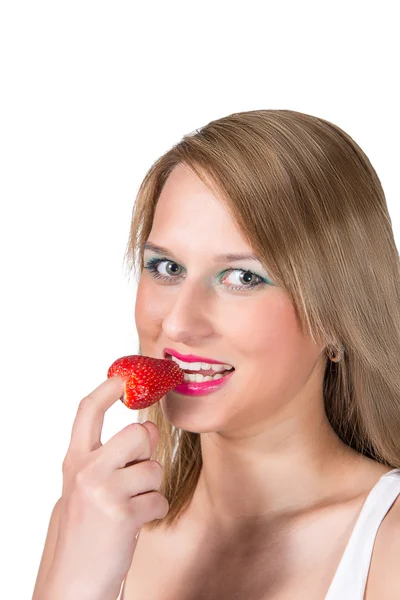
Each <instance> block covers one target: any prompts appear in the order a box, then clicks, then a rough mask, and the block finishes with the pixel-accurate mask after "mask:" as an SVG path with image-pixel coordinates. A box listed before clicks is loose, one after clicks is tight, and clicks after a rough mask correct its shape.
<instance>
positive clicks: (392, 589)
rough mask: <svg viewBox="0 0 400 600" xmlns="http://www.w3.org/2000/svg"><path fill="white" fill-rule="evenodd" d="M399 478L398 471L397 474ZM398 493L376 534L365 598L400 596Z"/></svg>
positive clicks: (377, 598)
mask: <svg viewBox="0 0 400 600" xmlns="http://www.w3.org/2000/svg"><path fill="white" fill-rule="evenodd" d="M398 477H399V480H400V473H399V474H398ZM399 558H400V493H399V495H398V496H397V498H396V500H395V501H394V503H393V504H392V506H391V508H390V509H389V511H388V513H387V514H386V516H385V518H384V519H383V521H382V523H381V525H380V527H379V529H378V533H377V535H376V539H375V544H374V548H373V551H372V558H371V566H370V571H369V574H368V579H367V585H366V592H365V597H364V598H365V600H393V598H400V570H399Z"/></svg>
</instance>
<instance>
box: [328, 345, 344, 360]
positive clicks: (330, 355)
mask: <svg viewBox="0 0 400 600" xmlns="http://www.w3.org/2000/svg"><path fill="white" fill-rule="evenodd" d="M327 355H328V358H329V360H331V361H332V362H340V361H341V360H342V359H343V355H344V349H343V347H340V349H339V350H338V351H337V353H336V355H335V354H334V353H333V351H332V349H331V348H328V349H327Z"/></svg>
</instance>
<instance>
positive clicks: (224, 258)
mask: <svg viewBox="0 0 400 600" xmlns="http://www.w3.org/2000/svg"><path fill="white" fill-rule="evenodd" d="M141 249H142V252H144V251H145V250H152V251H153V252H155V253H156V254H169V255H170V256H174V254H173V253H172V252H171V250H168V248H164V247H163V246H157V245H156V244H152V243H151V242H144V243H143V244H142V245H141ZM213 260H214V262H236V261H240V260H256V261H257V262H261V261H260V259H259V258H257V256H256V255H255V254H243V253H242V254H237V253H228V254H217V255H216V256H214V258H213Z"/></svg>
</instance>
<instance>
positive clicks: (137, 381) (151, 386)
mask: <svg viewBox="0 0 400 600" xmlns="http://www.w3.org/2000/svg"><path fill="white" fill-rule="evenodd" d="M114 375H119V376H120V377H124V378H125V391H124V395H123V396H122V398H120V400H122V402H123V403H124V404H125V405H126V406H127V407H128V408H132V409H134V410H139V409H140V408H147V407H148V406H151V405H152V404H154V403H155V402H158V401H159V400H161V398H162V397H163V396H165V394H166V393H167V392H169V391H170V390H172V389H173V388H174V387H176V386H177V385H179V384H180V383H183V381H184V371H183V370H182V369H181V368H180V367H179V365H177V364H176V362H174V361H172V360H167V359H165V358H152V357H151V356H141V355H136V354H133V355H131V356H122V357H121V358H118V359H117V360H116V361H114V362H113V364H112V365H111V367H110V368H109V369H108V373H107V378H109V377H113V376H114Z"/></svg>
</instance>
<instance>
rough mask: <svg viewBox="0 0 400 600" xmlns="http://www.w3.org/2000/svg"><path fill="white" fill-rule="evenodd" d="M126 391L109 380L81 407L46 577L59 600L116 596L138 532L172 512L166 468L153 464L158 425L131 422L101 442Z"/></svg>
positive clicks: (119, 380) (115, 380) (65, 466)
mask: <svg viewBox="0 0 400 600" xmlns="http://www.w3.org/2000/svg"><path fill="white" fill-rule="evenodd" d="M123 388H124V381H123V379H122V377H118V376H115V377H111V378H110V379H108V380H107V381H105V382H104V383H102V384H101V385H100V386H99V387H97V388H96V389H95V390H94V391H93V392H92V393H91V394H89V395H88V396H86V397H85V398H84V399H83V400H82V401H81V402H80V404H79V408H78V411H77V414H76V417H75V421H74V424H73V428H72V434H71V442H70V445H69V448H68V451H67V454H66V456H65V459H64V462H63V491H62V498H61V506H62V508H61V511H60V522H59V533H58V539H57V545H56V549H55V555H54V560H53V563H52V566H51V569H50V574H49V579H48V581H49V585H50V586H51V589H52V592H53V594H54V598H57V600H58V599H59V598H60V600H61V598H62V599H63V600H64V599H65V600H67V599H68V600H69V599H70V598H71V599H72V598H74V599H76V598H79V599H80V600H81V599H83V598H84V599H85V600H86V599H88V600H89V599H90V600H92V599H93V600H103V599H104V600H109V599H110V598H117V596H118V593H119V591H120V587H121V585H122V582H123V580H124V578H125V576H126V574H127V572H128V570H129V568H130V565H131V563H132V558H133V554H134V551H135V547H136V541H137V535H138V533H139V531H140V528H141V527H142V526H143V524H144V523H148V522H150V521H152V520H154V519H161V518H163V517H164V516H165V515H166V514H167V513H168V510H169V504H168V502H167V500H166V498H165V497H164V496H163V495H162V494H160V493H159V492H158V491H157V490H158V489H159V487H160V486H161V482H162V479H163V468H162V467H161V465H160V464H159V463H158V462H157V461H153V460H149V459H150V457H151V455H152V453H153V451H154V448H155V446H156V444H157V441H158V435H159V434H158V428H157V426H156V425H155V423H152V422H151V421H146V423H144V424H143V425H141V424H140V423H131V424H130V425H128V426H127V427H125V428H124V429H122V430H121V431H119V432H118V433H117V434H116V435H114V436H113V437H112V438H111V439H110V440H108V442H106V443H105V444H104V445H103V444H102V443H101V441H100V438H101V431H102V426H103V422H104V413H105V411H106V410H107V409H108V408H110V406H111V405H112V404H113V403H114V402H116V401H117V400H119V399H120V398H121V396H122V394H123ZM61 591H62V593H61ZM58 593H60V595H57V594H58Z"/></svg>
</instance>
